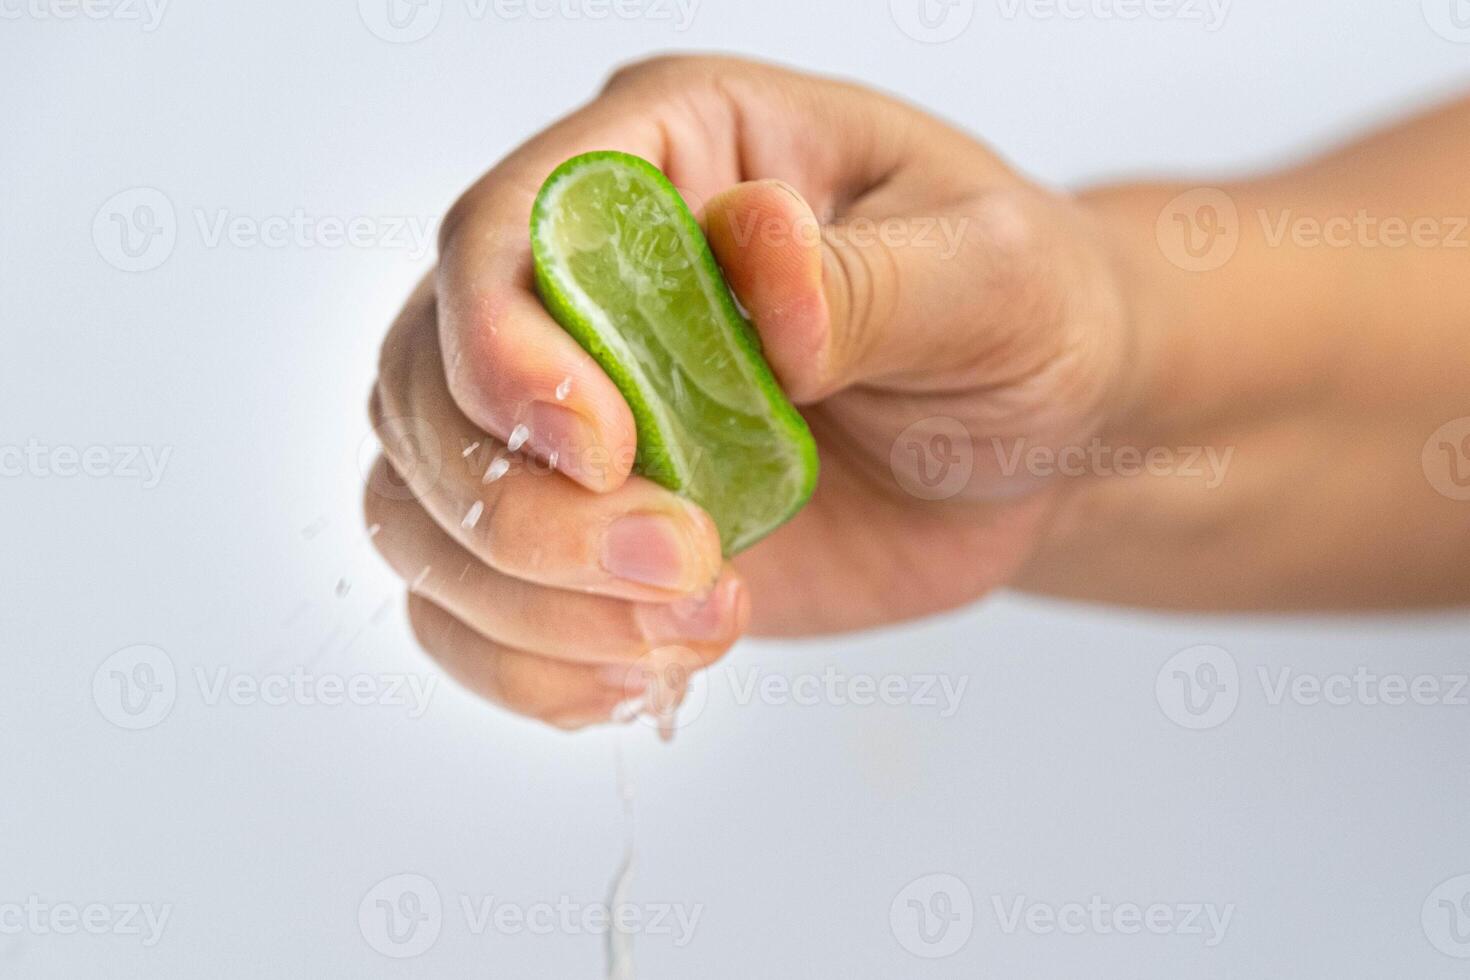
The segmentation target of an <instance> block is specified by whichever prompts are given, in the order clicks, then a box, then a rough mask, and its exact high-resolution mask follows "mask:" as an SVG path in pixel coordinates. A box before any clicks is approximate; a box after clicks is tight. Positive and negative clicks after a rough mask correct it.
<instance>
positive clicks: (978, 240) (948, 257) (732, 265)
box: [705, 181, 1052, 402]
mask: <svg viewBox="0 0 1470 980" xmlns="http://www.w3.org/2000/svg"><path fill="white" fill-rule="evenodd" d="M896 194H897V192H896V191H895V189H893V188H889V189H886V190H885V191H883V192H881V193H880V194H877V195H874V196H872V197H870V198H869V199H866V200H863V201H859V202H857V203H856V204H855V205H854V209H853V211H851V212H850V213H848V214H846V215H844V216H843V218H842V219H841V220H839V221H837V222H834V223H830V224H827V225H821V224H819V222H818V220H817V217H816V215H815V214H814V213H813V211H812V209H811V207H810V206H809V205H808V204H807V203H806V201H804V200H803V199H802V198H801V197H800V195H799V194H797V192H796V191H795V190H794V189H793V188H792V187H790V186H789V185H787V184H784V183H782V182H779V181H758V182H753V183H746V184H741V185H738V186H736V187H734V188H731V189H730V190H729V191H726V192H725V193H723V194H721V195H719V196H717V197H716V198H714V199H713V200H711V201H710V202H709V204H708V205H707V207H706V211H705V225H706V232H707V235H708V237H709V241H710V245H711V248H712V249H713V251H714V253H715V256H716V258H717V259H718V261H719V263H720V266H721V268H722V269H723V270H724V271H725V275H726V277H727V278H728V280H729V282H730V285H731V287H732V288H733V289H734V290H735V292H736V294H737V295H738V296H739V297H740V299H741V301H742V303H744V304H745V306H746V308H747V309H748V310H749V311H750V313H751V318H752V320H753V321H754V323H755V326H756V328H757V329H758V330H759V332H760V334H761V340H762V344H763V348H764V351H765V353H766V357H767V359H768V360H769V361H770V362H771V365H772V367H773V369H774V370H775V371H776V373H777V375H778V376H779V377H780V378H781V381H782V383H783V386H784V387H785V388H786V390H787V392H788V393H789V394H790V395H791V397H792V398H793V399H795V400H797V401H799V402H810V401H815V400H818V399H821V398H823V397H826V396H827V395H830V394H832V393H833V392H835V391H837V390H839V389H841V388H844V387H847V386H850V385H853V384H857V383H859V382H865V381H879V382H881V381H887V380H892V379H899V378H903V377H904V376H906V375H911V374H917V373H919V372H929V373H930V375H931V376H932V374H933V373H934V372H935V370H936V369H945V368H950V369H953V368H957V367H959V366H961V365H962V364H963V363H965V362H966V361H967V360H969V359H973V358H975V357H977V356H978V355H980V354H983V352H984V351H985V350H986V349H987V346H988V345H990V344H993V343H995V341H996V338H997V336H998V335H999V333H998V332H999V331H1003V330H1004V329H1006V328H1010V327H1014V326H1015V324H1014V323H1013V322H1008V321H1009V320H1010V318H1013V316H1014V315H1015V314H1016V313H1017V312H1018V309H1019V308H1020V307H1021V306H1023V305H1024V306H1029V308H1030V311H1031V312H1032V313H1036V314H1039V315H1043V316H1044V315H1045V314H1046V313H1047V312H1048V311H1047V309H1046V305H1047V304H1046V302H1045V301H1044V299H1041V300H1039V299H1038V298H1039V297H1043V296H1044V295H1045V292H1044V290H1045V287H1046V286H1047V284H1048V283H1049V282H1050V281H1051V277H1050V275H1049V273H1050V272H1051V271H1052V270H1051V269H1050V268H1049V265H1048V263H1047V262H1046V261H1045V257H1044V256H1043V255H1042V254H1041V252H1040V251H1039V250H1038V248H1037V246H1038V244H1039V243H1038V241H1037V236H1036V235H1035V234H1034V230H1033V227H1032V226H1033V217H1032V213H1031V211H1030V210H1029V209H1028V208H1027V207H1026V202H1025V199H1024V196H1023V195H1022V194H1020V193H1017V192H1011V191H996V192H992V193H990V194H988V195H984V196H982V197H980V198H978V199H977V200H976V201H974V202H970V203H968V204H967V205H966V206H964V207H958V206H955V205H946V206H944V207H940V208H932V209H930V213H929V214H925V215H920V216H904V217H897V216H882V215H884V213H885V212H886V211H887V210H888V206H889V204H890V203H897V202H895V201H893V199H894V197H895V196H896ZM870 214H872V215H878V216H876V217H870V216H868V215H870ZM991 328H994V329H995V330H996V331H997V332H993V333H987V329H991Z"/></svg>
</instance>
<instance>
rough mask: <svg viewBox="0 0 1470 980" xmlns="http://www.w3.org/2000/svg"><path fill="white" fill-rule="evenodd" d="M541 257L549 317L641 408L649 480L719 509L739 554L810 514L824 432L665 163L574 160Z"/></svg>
mask: <svg viewBox="0 0 1470 980" xmlns="http://www.w3.org/2000/svg"><path fill="white" fill-rule="evenodd" d="M531 248H532V254H533V256H534V260H535V270H536V286H537V289H538V290H539V292H540V294H541V298H542V301H543V302H544V303H545V304H546V307H547V309H548V310H549V311H550V312H551V314H552V316H553V317H555V318H556V320H557V322H558V323H560V324H561V325H562V327H564V328H565V329H566V330H567V332H568V333H570V334H571V335H572V336H573V337H575V338H576V339H577V341H578V342H579V343H580V344H581V345H582V346H583V347H584V348H586V350H587V351H588V352H589V353H590V354H591V355H592V356H593V357H594V358H595V359H596V360H597V362H598V363H599V364H601V365H602V368H603V370H604V371H606V372H607V374H608V376H609V377H610V378H611V379H612V380H613V382H614V383H615V384H616V385H617V386H618V390H619V391H621V392H622V394H623V397H624V399H626V400H627V402H628V406H629V408H631V409H632V411H633V419H634V422H635V424H636V425H637V429H638V455H637V458H636V461H635V464H634V468H635V470H636V471H637V472H639V473H642V474H643V475H645V476H647V477H649V478H650V479H653V480H655V481H657V482H659V483H661V484H663V485H664V486H666V487H668V488H670V489H671V490H674V491H676V492H678V493H681V494H683V495H684V496H687V497H688V498H689V499H691V500H693V501H694V502H695V503H697V504H699V505H700V506H701V507H703V508H704V509H705V510H706V511H708V513H709V514H710V516H711V517H712V518H713V519H714V522H715V525H716V526H717V527H718V528H719V530H720V541H721V545H722V547H723V548H724V551H725V553H726V554H734V553H735V552H737V551H740V550H742V549H743V548H745V547H748V546H749V545H751V544H753V543H754V542H756V541H758V540H759V539H760V538H762V537H764V536H765V535H767V534H769V533H770V532H771V531H773V530H775V528H776V527H778V526H779V525H780V524H781V523H782V522H784V521H785V520H787V519H788V518H789V517H791V516H792V515H793V514H795V513H796V511H797V510H799V509H800V508H801V505H802V504H804V503H805V502H806V500H807V498H808V497H810V496H811V492H812V488H813V487H814V485H815V483H816V476H817V454H816V446H815V444H814V443H813V441H812V436H811V432H810V431H809V430H808V429H807V426H806V423H805V421H804V420H803V419H802V417H801V415H800V414H798V413H797V411H796V409H795V408H793V407H792V405H791V403H790V402H789V401H788V400H787V399H786V396H785V395H784V394H783V393H782V391H781V389H780V386H779V385H778V384H777V383H776V379H775V377H774V376H773V375H772V374H771V369H770V367H769V366H768V365H767V364H766V362H765V359H764V358H763V357H762V356H761V353H760V342H759V340H758V339H757V336H756V333H755V331H754V330H753V329H752V328H751V325H750V323H749V321H747V320H746V319H745V317H744V316H743V315H742V314H741V312H740V310H739V308H738V307H737V306H736V304H735V300H734V297H733V296H732V295H731V293H730V289H729V287H728V286H727V285H726V283H725V280H724V277H723V276H722V275H721V273H720V270H719V267H718V266H717V265H716V264H715V261H714V257H713V255H711V253H710V250H709V245H708V243H707V242H706V241H705V238H704V235H703V233H702V232H701V231H700V229H699V225H698V224H697V223H696V222H695V220H694V218H693V216H692V215H691V214H690V213H689V209H688V207H686V206H685V204H684V200H683V198H682V197H680V196H679V192H678V191H677V190H676V189H675V188H674V186H673V185H672V184H670V183H669V181H668V179H667V178H666V177H665V176H664V175H663V174H662V173H661V172H660V171H659V170H658V168H657V167H655V166H653V165H652V164H651V163H649V162H648V161H646V160H643V159H642V158H640V157H636V156H633V155H631V154H627V153H616V152H612V151H600V152H595V153H585V154H582V155H581V156H577V157H573V158H572V159H570V160H568V161H566V162H565V163H563V164H562V165H561V166H559V167H557V168H556V170H554V171H552V173H551V176H550V177H548V178H547V179H546V183H545V184H544V185H542V187H541V192H540V194H538V195H537V197H536V203H535V205H534V207H533V208H532V211H531Z"/></svg>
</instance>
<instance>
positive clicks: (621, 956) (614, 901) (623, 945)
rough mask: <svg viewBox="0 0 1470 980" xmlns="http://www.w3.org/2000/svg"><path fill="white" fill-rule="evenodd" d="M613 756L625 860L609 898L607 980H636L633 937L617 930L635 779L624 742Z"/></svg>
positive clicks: (628, 867) (629, 876) (629, 874)
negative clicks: (625, 751) (624, 750)
mask: <svg viewBox="0 0 1470 980" xmlns="http://www.w3.org/2000/svg"><path fill="white" fill-rule="evenodd" d="M613 753H614V766H615V771H616V773H617V791H618V800H619V801H620V803H621V804H622V809H623V860H622V862H621V863H620V864H619V865H618V870H617V873H615V874H614V875H613V879H612V884H611V886H610V887H609V888H608V895H607V907H608V913H609V922H608V929H607V980H634V977H633V936H632V934H631V933H627V932H624V931H623V930H622V929H620V928H618V922H619V919H620V916H619V915H618V910H619V909H620V908H621V907H622V906H623V905H624V903H626V902H627V900H628V888H629V886H630V884H631V883H632V880H633V858H634V843H635V841H636V836H637V835H636V833H635V822H634V819H633V777H632V774H631V772H630V771H629V769H628V762H627V759H626V758H625V757H624V753H623V743H622V741H621V738H620V739H619V741H616V742H614V743H613Z"/></svg>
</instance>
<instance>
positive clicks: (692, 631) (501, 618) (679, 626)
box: [364, 460, 749, 666]
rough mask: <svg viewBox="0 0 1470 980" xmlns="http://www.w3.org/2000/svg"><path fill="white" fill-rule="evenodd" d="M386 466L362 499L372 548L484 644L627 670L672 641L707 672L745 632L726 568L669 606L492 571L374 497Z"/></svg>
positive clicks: (399, 507)
mask: <svg viewBox="0 0 1470 980" xmlns="http://www.w3.org/2000/svg"><path fill="white" fill-rule="evenodd" d="M388 465H389V464H388V463H387V461H386V460H379V462H378V470H379V472H375V473H374V478H373V480H371V481H369V490H368V492H367V494H366V496H365V500H364V511H365V513H366V519H367V521H368V522H369V523H370V524H373V525H376V526H377V527H378V531H377V533H376V534H374V536H373V539H372V540H373V543H374V545H375V546H376V547H377V549H378V551H379V552H380V553H381V554H382V555H383V557H384V558H385V559H386V560H387V561H388V563H389V565H390V566H391V567H392V568H393V570H394V571H395V572H396V573H397V574H398V575H399V576H400V577H401V578H403V579H404V580H405V581H407V582H411V583H412V584H413V591H414V592H415V593H417V594H419V595H422V596H424V597H425V598H427V599H430V600H432V601H433V602H434V604H435V605H437V606H439V607H440V608H442V609H444V610H446V611H447V612H449V613H450V614H452V615H453V616H454V617H455V618H457V619H459V620H460V621H461V622H463V623H465V624H466V625H467V626H469V627H470V628H471V629H473V630H474V631H475V632H476V633H478V634H480V635H481V636H483V637H485V638H486V639H489V640H492V641H494V642H496V643H498V644H500V645H502V646H508V647H511V648H514V649H517V650H521V651H523V652H527V653H538V654H542V655H544V656H549V657H552V658H555V659H559V660H567V661H575V662H582V663H593V664H597V663H601V664H623V665H625V666H626V665H627V664H630V663H633V662H635V661H637V660H638V659H639V658H641V657H644V656H647V655H648V654H649V653H650V652H651V651H653V650H654V649H656V648H658V647H661V646H667V645H670V644H678V645H681V646H684V647H687V648H689V649H691V650H693V651H695V652H696V653H697V654H698V655H699V657H700V658H701V659H700V661H699V665H700V666H703V665H704V664H706V663H709V662H711V661H713V660H714V659H715V658H716V657H718V656H719V655H720V654H722V653H723V652H724V651H725V650H726V649H728V648H729V646H730V645H731V644H732V643H734V641H735V639H736V638H737V637H738V636H739V635H740V632H741V631H742V630H743V628H744V624H745V620H746V618H747V616H748V606H749V603H748V601H747V599H746V595H745V590H744V586H743V584H742V582H741V580H740V578H739V577H738V576H737V575H736V574H735V573H734V571H733V570H732V569H726V570H725V572H724V573H723V574H722V576H721V577H720V579H719V580H718V581H717V582H716V584H715V587H714V588H713V589H711V590H710V592H709V593H708V594H707V595H705V596H701V597H697V598H693V599H688V600H683V601H679V602H671V603H634V602H624V601H620V600H616V599H611V598H607V597H604V596H595V595H585V594H581V593H576V592H569V591H564V590H560V589H553V588H547V587H545V586H541V585H536V584H533V583H530V582H526V581H523V580H520V579H516V578H512V577H510V576H508V575H505V574H503V573H500V572H497V571H495V570H494V569H492V568H490V567H488V566H486V565H485V564H483V563H482V562H481V561H480V560H479V559H478V558H476V557H475V556H474V555H473V554H471V553H470V552H469V551H468V550H466V549H465V548H464V547H462V546H461V545H460V544H459V543H458V542H456V541H455V540H454V539H452V538H451V537H450V536H449V535H448V534H446V533H445V532H444V531H443V530H442V529H440V528H439V527H438V525H436V524H435V523H434V520H433V518H431V517H430V516H429V515H428V513H427V512H426V511H425V510H424V509H423V508H422V507H420V506H419V505H418V504H417V503H416V502H415V501H413V500H411V499H404V498H402V497H399V496H390V495H384V494H380V493H377V492H375V491H374V490H373V489H372V487H373V486H374V485H381V484H379V483H378V481H380V480H381V481H386V482H391V481H392V480H393V479H394V474H392V473H391V472H389V471H388Z"/></svg>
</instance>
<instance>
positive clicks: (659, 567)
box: [602, 514, 697, 589]
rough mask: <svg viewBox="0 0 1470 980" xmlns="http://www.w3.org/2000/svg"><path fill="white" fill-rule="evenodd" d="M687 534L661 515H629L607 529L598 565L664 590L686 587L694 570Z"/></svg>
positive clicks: (681, 526)
mask: <svg viewBox="0 0 1470 980" xmlns="http://www.w3.org/2000/svg"><path fill="white" fill-rule="evenodd" d="M693 544H694V543H693V541H692V539H691V535H690V534H689V533H688V532H687V531H686V530H685V528H684V527H683V525H681V524H680V523H679V522H677V521H675V520H674V519H673V518H672V517H667V516H665V515H663V514H629V515H627V516H626V517H620V518H618V519H617V520H616V521H614V522H613V523H612V526H611V527H609V528H608V529H607V535H606V537H604V538H603V541H602V567H603V568H604V569H605V570H606V571H608V572H609V573H611V574H612V575H616V576H617V577H618V578H621V579H627V580H628V581H630V582H639V583H642V584H643V585H656V586H659V587H661V588H665V589H684V588H688V587H689V585H690V583H691V582H692V581H693V580H694V578H695V576H696V574H697V571H696V569H695V567H694V566H695V564H696V563H695V561H694V560H693V559H694V555H693V551H694V547H693Z"/></svg>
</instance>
